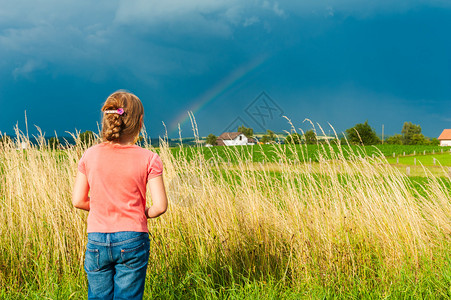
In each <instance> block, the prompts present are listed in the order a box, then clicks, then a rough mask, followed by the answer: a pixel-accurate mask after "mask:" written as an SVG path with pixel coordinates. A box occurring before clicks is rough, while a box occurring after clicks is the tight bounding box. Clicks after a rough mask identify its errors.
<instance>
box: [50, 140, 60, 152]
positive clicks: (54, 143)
mask: <svg viewBox="0 0 451 300" xmlns="http://www.w3.org/2000/svg"><path fill="white" fill-rule="evenodd" d="M59 145H60V141H59V140H58V138H57V137H51V138H50V139H49V148H50V149H51V150H56V149H58V147H59Z"/></svg>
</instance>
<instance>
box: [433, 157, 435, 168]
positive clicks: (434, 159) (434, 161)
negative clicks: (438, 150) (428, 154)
mask: <svg viewBox="0 0 451 300" xmlns="http://www.w3.org/2000/svg"><path fill="white" fill-rule="evenodd" d="M432 160H433V161H434V166H435V157H433V158H432Z"/></svg>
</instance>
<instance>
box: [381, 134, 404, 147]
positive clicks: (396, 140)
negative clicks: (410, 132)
mask: <svg viewBox="0 0 451 300" xmlns="http://www.w3.org/2000/svg"><path fill="white" fill-rule="evenodd" d="M385 142H386V143H387V144H390V145H402V135H400V134H395V135H392V136H391V137H389V138H388V139H386V140H385Z"/></svg>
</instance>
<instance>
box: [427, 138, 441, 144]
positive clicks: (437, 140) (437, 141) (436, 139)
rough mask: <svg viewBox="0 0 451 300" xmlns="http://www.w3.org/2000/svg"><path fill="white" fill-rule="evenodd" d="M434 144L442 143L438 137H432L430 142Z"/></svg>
mask: <svg viewBox="0 0 451 300" xmlns="http://www.w3.org/2000/svg"><path fill="white" fill-rule="evenodd" d="M429 143H430V144H431V145H432V146H438V145H440V141H439V139H438V138H432V139H431V140H430V142H429Z"/></svg>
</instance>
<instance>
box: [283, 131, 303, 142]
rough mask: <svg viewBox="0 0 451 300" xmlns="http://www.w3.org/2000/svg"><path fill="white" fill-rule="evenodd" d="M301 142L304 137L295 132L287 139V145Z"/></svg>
mask: <svg viewBox="0 0 451 300" xmlns="http://www.w3.org/2000/svg"><path fill="white" fill-rule="evenodd" d="M301 140H302V136H301V135H300V134H299V133H297V132H294V133H292V134H289V135H287V137H286V138H285V144H300V143H301Z"/></svg>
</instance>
